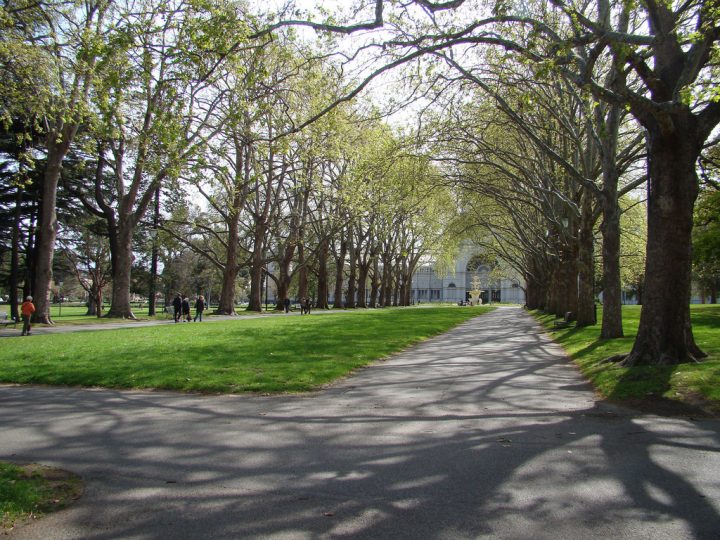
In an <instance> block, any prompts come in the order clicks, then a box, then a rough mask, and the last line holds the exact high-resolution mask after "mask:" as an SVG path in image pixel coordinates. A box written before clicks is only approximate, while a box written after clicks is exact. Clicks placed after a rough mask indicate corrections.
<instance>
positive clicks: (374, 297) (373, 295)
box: [370, 257, 380, 308]
mask: <svg viewBox="0 0 720 540" xmlns="http://www.w3.org/2000/svg"><path fill="white" fill-rule="evenodd" d="M379 266H380V263H379V261H378V258H377V257H375V259H374V260H373V271H372V281H371V282H370V307H373V308H374V307H377V305H378V292H379V288H380V280H379V276H378V274H379V273H380V272H379Z"/></svg>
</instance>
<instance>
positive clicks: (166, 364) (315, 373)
mask: <svg viewBox="0 0 720 540" xmlns="http://www.w3.org/2000/svg"><path fill="white" fill-rule="evenodd" d="M488 309H491V308H483V307H477V308H470V307H457V306H454V307H432V308H430V307H428V308H422V309H384V310H368V311H361V312H357V313H343V312H341V313H336V314H334V313H330V314H322V315H318V316H311V317H258V318H255V319H245V320H236V321H232V320H229V321H218V322H213V323H210V324H206V323H202V324H200V323H193V324H178V325H174V324H170V325H162V326H156V327H135V328H132V329H122V330H105V331H86V332H73V333H66V334H54V335H35V336H32V338H30V339H28V338H23V337H19V336H18V337H14V338H4V339H3V342H2V345H3V346H2V348H1V349H0V382H6V383H9V382H11V383H27V384H51V385H71V386H103V387H109V388H163V389H172V390H183V391H199V392H219V393H225V392H230V393H233V392H263V393H265V392H269V393H275V392H299V391H308V390H313V389H316V388H318V387H320V386H322V385H324V384H327V383H329V382H331V381H333V380H336V379H338V378H340V377H343V376H345V375H347V374H348V373H349V372H351V371H352V370H354V369H356V368H358V367H361V366H364V365H367V364H369V363H370V362H372V361H374V360H376V359H379V358H383V357H386V356H388V355H390V354H392V353H394V352H396V351H399V350H401V349H404V348H406V347H407V346H409V345H411V344H413V343H416V342H418V341H421V340H423V339H426V338H428V337H431V336H434V335H437V334H440V333H442V332H444V331H446V330H448V329H449V328H451V327H453V326H455V325H457V324H459V323H461V322H463V321H465V320H467V319H469V318H471V317H474V316H477V315H480V314H482V313H485V312H486V311H488Z"/></svg>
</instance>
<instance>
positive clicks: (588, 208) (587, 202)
mask: <svg viewBox="0 0 720 540" xmlns="http://www.w3.org/2000/svg"><path fill="white" fill-rule="evenodd" d="M583 199H584V201H583V203H584V204H583V207H582V216H581V218H580V230H579V232H578V258H577V268H578V275H577V276H578V277H577V323H576V324H577V326H578V327H584V326H592V325H594V324H595V323H596V322H597V321H596V320H595V294H594V293H595V265H594V264H593V263H594V261H593V255H594V251H595V249H594V243H595V239H594V236H593V225H594V223H593V221H594V220H593V211H592V205H591V195H590V194H589V193H586V194H585V195H584V196H583Z"/></svg>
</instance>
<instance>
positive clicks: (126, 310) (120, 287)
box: [107, 215, 135, 319]
mask: <svg viewBox="0 0 720 540" xmlns="http://www.w3.org/2000/svg"><path fill="white" fill-rule="evenodd" d="M134 229H135V226H134V224H133V222H132V216H130V215H120V216H119V219H118V226H117V230H116V232H117V239H116V241H115V242H111V243H110V246H111V248H114V250H115V253H114V257H113V272H112V275H113V280H112V297H111V301H110V310H109V311H108V314H107V316H108V317H118V318H122V319H134V318H135V314H134V313H133V312H132V308H131V307H130V275H131V272H132V261H133V254H132V237H133V233H134Z"/></svg>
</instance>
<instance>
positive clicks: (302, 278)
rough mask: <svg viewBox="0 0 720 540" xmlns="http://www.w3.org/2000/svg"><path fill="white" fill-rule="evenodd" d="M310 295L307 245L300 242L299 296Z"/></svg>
mask: <svg viewBox="0 0 720 540" xmlns="http://www.w3.org/2000/svg"><path fill="white" fill-rule="evenodd" d="M308 296H309V295H308V269H307V266H306V264H305V246H304V245H303V244H302V243H300V244H298V298H299V299H303V298H307V297H308Z"/></svg>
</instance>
